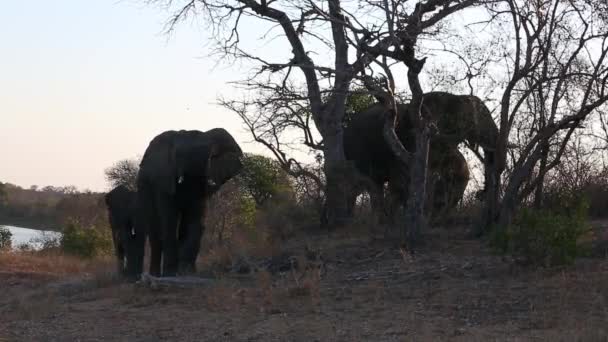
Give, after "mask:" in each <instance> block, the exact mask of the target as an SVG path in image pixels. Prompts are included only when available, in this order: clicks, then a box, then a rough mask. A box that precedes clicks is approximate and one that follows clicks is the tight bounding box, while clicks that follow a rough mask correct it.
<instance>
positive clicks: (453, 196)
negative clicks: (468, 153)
mask: <svg viewBox="0 0 608 342" xmlns="http://www.w3.org/2000/svg"><path fill="white" fill-rule="evenodd" d="M429 168H430V170H438V172H436V176H435V175H433V176H435V177H431V178H430V180H431V181H430V182H429V183H431V186H430V187H429V188H430V189H429V190H431V191H429V196H430V199H429V209H427V212H429V213H431V212H432V213H433V214H434V216H436V217H443V216H445V215H447V214H449V213H450V211H451V210H453V209H454V208H456V206H457V205H458V202H460V200H461V199H462V197H463V196H464V191H465V190H466V188H467V185H468V184H469V179H470V177H471V173H470V171H469V165H468V164H467V160H466V159H465V157H464V155H463V154H462V153H461V152H460V151H458V149H450V150H448V152H447V153H444V154H443V158H441V159H439V160H438V161H432V162H431V165H430V167H429Z"/></svg>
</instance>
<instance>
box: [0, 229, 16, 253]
mask: <svg viewBox="0 0 608 342" xmlns="http://www.w3.org/2000/svg"><path fill="white" fill-rule="evenodd" d="M12 237H13V233H11V231H10V230H9V229H8V228H6V227H4V226H0V250H5V249H11V247H12V240H11V238H12Z"/></svg>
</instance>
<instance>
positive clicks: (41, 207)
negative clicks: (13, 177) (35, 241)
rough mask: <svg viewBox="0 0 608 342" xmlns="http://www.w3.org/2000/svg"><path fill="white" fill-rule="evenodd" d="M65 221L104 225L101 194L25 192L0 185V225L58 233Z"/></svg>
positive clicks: (35, 189)
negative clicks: (74, 220) (48, 230)
mask: <svg viewBox="0 0 608 342" xmlns="http://www.w3.org/2000/svg"><path fill="white" fill-rule="evenodd" d="M68 219H76V220H78V221H79V222H81V223H82V224H85V225H97V224H100V223H105V222H106V221H107V218H106V211H105V205H104V202H103V193H95V192H92V191H89V190H86V191H79V190H78V189H77V188H76V187H74V186H66V187H53V186H45V187H42V188H39V187H37V186H32V187H30V188H29V189H24V188H22V187H20V186H17V185H14V184H10V183H0V225H15V226H22V227H28V228H37V229H50V230H60V229H61V227H62V226H63V225H64V224H65V223H66V222H67V220H68Z"/></svg>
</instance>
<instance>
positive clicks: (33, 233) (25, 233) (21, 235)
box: [0, 225, 61, 249]
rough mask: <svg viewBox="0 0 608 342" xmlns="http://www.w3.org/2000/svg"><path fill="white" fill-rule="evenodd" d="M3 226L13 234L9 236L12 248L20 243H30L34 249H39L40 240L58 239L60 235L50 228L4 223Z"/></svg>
mask: <svg viewBox="0 0 608 342" xmlns="http://www.w3.org/2000/svg"><path fill="white" fill-rule="evenodd" d="M0 226H1V225H0ZM4 227H6V228H8V230H10V231H11V233H12V234H13V236H12V237H11V244H12V246H13V248H17V247H19V246H20V245H30V246H31V247H32V248H34V249H39V248H41V247H42V241H45V240H49V239H58V238H60V237H61V233H59V232H54V231H50V230H37V229H29V228H23V227H15V226H6V225H5V226H4Z"/></svg>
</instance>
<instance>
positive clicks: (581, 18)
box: [482, 0, 608, 228]
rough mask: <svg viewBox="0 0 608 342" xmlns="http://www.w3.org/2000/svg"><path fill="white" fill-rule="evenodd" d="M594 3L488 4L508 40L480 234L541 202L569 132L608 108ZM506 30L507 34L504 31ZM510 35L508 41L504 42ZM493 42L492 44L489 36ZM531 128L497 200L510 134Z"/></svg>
mask: <svg viewBox="0 0 608 342" xmlns="http://www.w3.org/2000/svg"><path fill="white" fill-rule="evenodd" d="M594 6H596V4H595V2H591V1H587V0H585V1H578V0H568V1H558V0H546V1H517V0H504V1H496V2H492V3H490V4H489V5H488V6H487V8H488V12H489V13H490V19H489V20H488V21H487V22H484V24H485V25H490V26H491V27H493V28H494V29H495V30H496V31H495V34H501V35H503V36H504V35H505V32H504V31H499V28H500V29H501V30H502V29H503V28H504V27H511V31H510V33H509V32H507V33H506V34H507V36H508V38H510V39H508V40H505V39H504V38H503V41H505V44H504V45H503V49H502V50H499V53H501V54H502V55H503V56H504V58H503V62H502V65H499V67H501V68H500V70H503V71H506V74H507V78H506V80H505V82H504V88H502V89H503V91H502V94H501V96H500V105H499V115H500V117H499V122H500V135H499V141H498V142H497V153H496V158H497V160H496V169H495V170H489V172H488V173H487V176H488V178H489V179H490V180H491V182H490V184H487V185H486V190H487V191H486V210H485V216H484V218H483V221H482V223H483V226H484V227H486V228H487V227H489V226H491V225H492V224H494V223H498V226H499V227H504V226H506V225H507V224H508V223H509V222H510V220H511V218H512V216H513V213H514V212H515V210H516V209H517V207H518V205H519V204H520V203H521V201H522V200H523V199H524V198H527V197H528V196H529V195H530V194H531V193H532V192H534V191H535V190H536V193H537V194H538V195H539V196H540V194H541V193H542V185H541V183H543V181H544V176H545V175H546V174H547V172H548V171H550V170H551V169H553V168H554V167H555V166H556V165H558V164H559V162H560V158H561V156H562V155H563V153H564V151H565V149H566V146H567V145H568V142H569V141H570V139H571V137H572V135H573V133H574V131H575V130H576V129H579V128H581V127H582V124H583V122H585V120H586V119H587V118H588V117H589V116H590V115H591V114H592V113H595V112H597V110H598V109H599V108H601V107H602V106H603V105H604V104H605V103H606V101H608V91H607V89H606V88H607V85H608V83H607V81H608V66H607V65H608V64H607V63H606V55H607V54H608V41H607V40H608V29H607V26H606V22H605V19H603V18H602V17H601V15H599V14H598V13H597V12H595V8H594ZM507 25H508V26H507ZM509 34H511V36H509ZM494 38H496V36H494ZM526 119H528V120H531V122H532V124H531V125H530V129H529V130H528V134H527V137H525V138H524V139H522V142H521V145H520V146H519V149H518V150H517V152H516V153H513V154H511V163H512V171H511V173H510V174H509V175H508V176H507V178H506V180H505V185H504V190H503V191H504V193H503V196H502V199H501V201H499V199H500V189H501V185H500V179H501V174H502V172H503V170H504V169H505V167H506V164H507V162H508V153H507V146H508V140H509V137H510V136H512V134H513V133H514V128H516V127H518V123H521V122H522V121H524V120H526Z"/></svg>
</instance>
